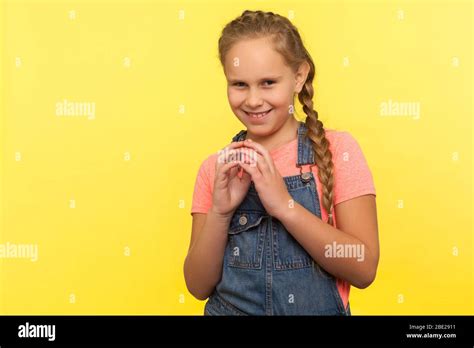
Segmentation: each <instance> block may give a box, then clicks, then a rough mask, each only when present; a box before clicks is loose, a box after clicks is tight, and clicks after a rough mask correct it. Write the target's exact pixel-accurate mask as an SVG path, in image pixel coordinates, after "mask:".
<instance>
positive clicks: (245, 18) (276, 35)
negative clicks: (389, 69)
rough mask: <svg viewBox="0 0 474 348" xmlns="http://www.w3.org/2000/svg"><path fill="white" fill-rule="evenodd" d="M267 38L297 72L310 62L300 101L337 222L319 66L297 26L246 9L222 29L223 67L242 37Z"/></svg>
mask: <svg viewBox="0 0 474 348" xmlns="http://www.w3.org/2000/svg"><path fill="white" fill-rule="evenodd" d="M267 37H268V38H270V39H271V42H272V44H273V46H274V49H275V50H276V51H277V52H278V53H280V54H281V55H282V56H283V58H284V60H285V62H286V64H287V65H288V66H289V67H290V68H291V69H292V70H293V71H294V72H295V73H296V71H297V70H298V68H299V67H300V65H301V64H302V63H304V62H305V61H306V62H307V63H308V64H309V67H310V69H309V73H308V77H307V78H306V81H305V83H304V86H303V88H302V90H301V92H300V93H298V100H299V101H300V103H301V105H302V106H303V111H304V113H305V114H306V120H305V124H306V127H307V129H308V131H307V132H306V136H307V137H308V138H309V139H310V140H311V142H312V145H313V152H314V159H315V162H316V165H317V167H318V178H319V180H320V182H321V184H322V186H323V187H322V206H323V208H324V209H325V211H326V212H327V213H328V221H327V223H329V224H330V225H334V223H333V207H332V205H333V186H334V177H333V174H334V166H333V162H332V154H331V151H330V150H329V141H328V140H327V139H326V134H325V130H324V128H323V123H322V122H321V121H320V120H319V119H318V112H317V111H316V110H314V107H313V95H314V90H313V79H314V76H315V72H316V69H315V66H314V63H313V60H312V59H311V56H310V54H309V53H308V51H307V50H306V48H305V47H304V45H303V41H302V40H301V37H300V35H299V33H298V29H297V28H296V27H295V26H294V25H293V24H292V23H291V22H290V21H289V20H288V19H287V18H285V17H283V16H280V15H278V14H275V13H273V12H263V11H249V10H245V11H244V12H242V14H241V15H240V16H239V17H237V18H236V19H234V20H232V21H231V22H230V23H228V24H227V25H226V26H225V27H224V29H223V30H222V34H221V37H220V38H219V59H220V61H221V64H222V66H224V62H225V56H226V54H227V52H228V51H229V50H230V49H231V47H232V46H233V45H234V44H235V43H237V42H238V41H240V40H244V39H256V38H267Z"/></svg>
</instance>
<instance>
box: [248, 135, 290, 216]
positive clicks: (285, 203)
mask: <svg viewBox="0 0 474 348" xmlns="http://www.w3.org/2000/svg"><path fill="white" fill-rule="evenodd" d="M244 145H245V146H246V147H248V148H250V149H252V150H254V151H256V153H257V158H256V162H257V165H256V166H255V165H254V166H252V165H249V164H247V163H241V164H240V165H241V166H242V168H243V169H244V170H245V172H247V173H248V174H250V175H251V177H252V180H253V182H254V184H255V189H256V190H257V192H258V196H259V198H260V201H261V202H262V204H263V206H264V207H265V210H266V211H267V213H268V214H269V215H271V216H274V217H275V218H277V219H279V220H281V217H282V216H283V215H284V214H285V213H286V212H287V211H288V209H289V208H290V203H291V202H292V197H291V195H290V194H289V192H288V189H287V187H286V185H285V181H284V180H283V178H282V176H281V175H280V173H279V172H278V170H277V169H276V168H275V165H274V163H273V159H272V157H271V156H270V153H269V152H268V151H267V149H265V147H263V146H262V145H260V144H259V143H256V142H254V141H252V140H250V139H247V140H245V141H244Z"/></svg>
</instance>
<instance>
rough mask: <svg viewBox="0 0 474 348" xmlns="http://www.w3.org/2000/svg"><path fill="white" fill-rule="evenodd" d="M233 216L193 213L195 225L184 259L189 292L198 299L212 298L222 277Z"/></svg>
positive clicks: (212, 212)
mask: <svg viewBox="0 0 474 348" xmlns="http://www.w3.org/2000/svg"><path fill="white" fill-rule="evenodd" d="M231 218H232V215H230V216H222V215H220V214H217V213H214V211H213V208H212V207H211V209H210V210H209V212H208V213H207V214H200V213H199V214H198V213H195V214H193V227H192V235H191V242H190V247H189V250H188V255H187V256H186V260H185V261H184V278H185V281H186V286H187V288H188V291H189V292H190V293H191V294H192V295H193V296H194V297H196V298H197V299H198V300H201V301H203V300H205V299H206V298H208V297H209V296H210V295H211V294H212V292H213V290H214V287H215V286H216V284H217V283H218V282H219V280H220V278H221V276H222V262H223V259H224V252H225V247H226V244H227V238H228V237H227V231H228V229H229V224H230V221H231Z"/></svg>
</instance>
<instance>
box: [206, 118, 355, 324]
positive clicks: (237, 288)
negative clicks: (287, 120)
mask: <svg viewBox="0 0 474 348" xmlns="http://www.w3.org/2000/svg"><path fill="white" fill-rule="evenodd" d="M305 132H306V125H305V124H304V123H303V122H299V127H298V163H297V165H298V166H300V165H305V164H313V165H314V159H313V149H312V146H311V140H310V139H309V138H307V137H305V136H304V135H305ZM245 135H246V131H244V130H242V131H240V132H239V133H238V134H237V135H236V136H234V137H233V139H232V141H240V140H244V139H245ZM300 172H301V174H300V175H295V176H288V177H284V180H285V184H286V186H287V188H288V192H289V193H290V195H291V196H292V198H293V200H295V201H296V202H298V203H299V204H301V205H302V206H303V207H305V208H306V209H308V210H309V211H310V212H312V213H313V214H315V215H317V216H318V217H319V218H321V209H320V203H319V198H318V194H317V191H316V182H315V180H314V176H313V173H312V172H311V171H307V172H304V173H303V171H302V167H300ZM317 232H318V231H314V233H317ZM228 237H229V239H228V242H227V246H226V249H225V254H224V260H223V268H222V278H221V280H220V281H219V283H218V284H217V285H216V287H215V289H214V292H213V293H212V294H211V296H210V297H209V299H208V301H207V303H206V305H205V308H204V315H350V308H349V305H348V306H347V310H346V309H345V308H344V304H343V302H342V299H341V297H340V295H339V292H338V289H337V286H336V279H335V278H334V277H333V276H332V275H331V274H329V273H328V272H326V271H325V270H324V269H322V268H321V267H320V266H319V265H318V264H316V262H314V260H313V259H312V258H311V256H310V255H309V254H308V253H307V252H306V251H305V250H304V249H303V247H302V246H301V245H300V244H299V243H298V242H297V241H296V240H295V239H294V238H293V237H292V235H291V234H290V233H289V232H288V231H287V230H286V229H285V227H284V226H283V224H282V223H281V222H280V221H278V220H277V219H276V218H274V217H272V216H270V215H268V214H267V212H266V211H265V208H264V207H263V205H262V203H261V201H260V199H259V197H258V194H257V191H256V189H255V185H254V183H253V181H252V182H251V183H250V187H249V190H248V193H247V195H246V197H245V198H244V200H243V201H242V203H241V204H240V206H239V207H238V208H237V209H236V211H235V213H234V215H233V217H232V219H231V222H230V225H229V230H228Z"/></svg>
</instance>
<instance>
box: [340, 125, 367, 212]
mask: <svg viewBox="0 0 474 348" xmlns="http://www.w3.org/2000/svg"><path fill="white" fill-rule="evenodd" d="M333 161H334V205H336V204H338V203H341V202H344V201H347V200H349V199H352V198H355V197H358V196H362V195H366V194H373V195H375V186H374V181H373V178H372V173H371V172H370V169H369V166H368V164H367V161H366V159H365V157H364V154H363V153H362V149H361V148H360V146H359V143H358V142H357V140H355V139H354V137H352V135H351V134H350V133H348V132H341V135H340V139H339V141H338V143H337V145H336V151H335V156H334V159H333Z"/></svg>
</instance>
